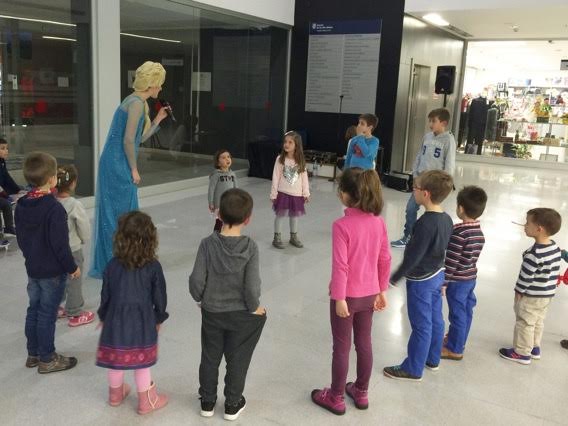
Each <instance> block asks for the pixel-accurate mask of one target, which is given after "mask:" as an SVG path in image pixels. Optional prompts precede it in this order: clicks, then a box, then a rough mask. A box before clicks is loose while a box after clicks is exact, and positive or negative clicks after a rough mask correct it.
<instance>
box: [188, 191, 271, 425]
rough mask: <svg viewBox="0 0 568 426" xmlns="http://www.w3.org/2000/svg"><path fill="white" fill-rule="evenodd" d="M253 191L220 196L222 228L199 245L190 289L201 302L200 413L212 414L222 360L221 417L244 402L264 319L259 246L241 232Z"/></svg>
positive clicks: (234, 412)
mask: <svg viewBox="0 0 568 426" xmlns="http://www.w3.org/2000/svg"><path fill="white" fill-rule="evenodd" d="M252 207H253V201H252V197H251V196H250V195H249V194H248V193H247V192H246V191H243V190H242V189H237V188H234V189H229V190H227V191H225V192H224V193H223V195H222V196H221V201H220V207H219V216H220V218H221V220H222V221H223V227H222V228H221V232H220V233H217V232H213V233H212V234H211V235H210V236H209V237H207V238H204V239H203V240H202V241H201V244H200V245H199V249H198V251H197V257H196V258H195V265H194V267H193V272H192V273H191V276H190V277H189V292H190V293H191V296H192V297H193V298H194V299H195V301H196V302H198V303H199V304H200V307H201V364H200V366H199V395H200V396H201V415H202V416H204V417H211V416H212V415H213V414H214V409H215V403H216V402H217V383H218V376H219V364H220V363H221V359H222V357H223V355H225V360H226V362H227V373H226V375H225V390H224V394H225V416H224V417H225V419H226V420H236V419H237V418H238V417H239V414H240V413H241V412H242V410H243V409H244V408H245V406H246V401H245V398H244V396H243V390H244V387H245V379H246V375H247V370H248V367H249V364H250V361H251V358H252V354H253V351H254V349H255V347H256V344H257V343H258V340H259V338H260V334H261V333H262V329H263V327H264V323H265V322H266V310H265V309H264V308H263V307H260V301H259V298H260V273H259V262H258V246H257V245H256V243H255V242H254V241H253V240H252V239H251V238H249V237H247V236H244V235H241V231H242V229H243V227H245V226H246V225H248V223H249V221H250V217H251V213H252Z"/></svg>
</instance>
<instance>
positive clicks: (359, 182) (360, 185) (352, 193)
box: [338, 167, 383, 216]
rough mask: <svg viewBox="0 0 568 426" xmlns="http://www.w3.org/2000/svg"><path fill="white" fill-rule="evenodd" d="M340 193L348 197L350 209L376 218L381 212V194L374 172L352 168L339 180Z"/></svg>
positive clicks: (377, 178)
mask: <svg viewBox="0 0 568 426" xmlns="http://www.w3.org/2000/svg"><path fill="white" fill-rule="evenodd" d="M338 189H339V190H340V191H341V192H344V193H346V194H347V195H348V196H349V200H350V203H349V204H350V207H355V208H358V209H360V210H362V211H364V212H367V213H373V214H374V215H376V216H378V215H379V214H381V211H382V210H383V194H382V190H381V181H380V180H379V175H378V174H377V172H376V171H374V170H363V169H360V168H358V167H352V168H349V169H347V170H345V171H344V172H343V174H342V175H341V177H340V178H339V188H338Z"/></svg>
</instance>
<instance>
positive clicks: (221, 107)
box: [121, 0, 288, 185]
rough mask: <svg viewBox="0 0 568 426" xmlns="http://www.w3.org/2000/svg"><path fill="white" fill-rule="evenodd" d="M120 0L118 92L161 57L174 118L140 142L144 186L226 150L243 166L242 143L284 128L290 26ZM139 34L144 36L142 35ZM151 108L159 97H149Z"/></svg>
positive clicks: (204, 170) (204, 165) (183, 175)
mask: <svg viewBox="0 0 568 426" xmlns="http://www.w3.org/2000/svg"><path fill="white" fill-rule="evenodd" d="M149 4H150V3H148V2H143V1H141V0H138V1H135V0H122V1H121V97H122V98H124V97H125V96H126V95H128V93H129V92H130V91H131V90H132V89H131V82H132V78H133V73H134V70H135V69H136V67H137V66H138V65H139V64H141V63H143V62H144V61H146V60H150V61H156V62H161V63H162V65H163V66H164V67H165V69H166V72H167V75H166V81H165V83H164V85H163V91H162V93H161V94H160V98H162V99H163V100H165V101H167V102H168V103H169V104H170V105H171V106H172V109H173V112H174V115H175V117H176V122H173V120H171V119H166V120H164V122H163V123H162V126H161V127H162V129H161V130H160V131H159V132H158V133H157V134H156V135H155V136H153V137H152V138H150V140H148V141H147V142H146V143H145V144H144V146H143V147H141V149H140V154H139V159H138V163H139V167H140V173H141V175H142V183H143V184H144V185H153V184H158V183H166V182H172V181H176V180H181V179H188V178H192V177H198V176H207V175H209V173H211V171H212V169H213V160H212V157H213V154H214V153H215V152H216V151H217V150H219V149H221V148H224V149H228V150H229V151H230V152H231V154H232V156H233V165H232V169H233V170H239V169H246V168H248V161H247V160H246V158H247V144H248V143H249V142H251V141H258V140H277V141H279V140H280V138H281V135H282V133H283V119H284V102H285V100H284V98H285V86H286V85H285V79H286V53H287V34H288V30H286V29H282V28H277V27H274V26H270V25H266V24H261V23H257V22H252V21H249V20H245V19H241V18H236V17H233V16H226V15H222V14H220V13H215V12H210V11H206V10H200V9H197V8H194V7H190V6H187V5H183V4H179V3H173V2H168V1H155V2H152V3H151V6H149ZM141 37H142V38H141ZM149 106H150V113H151V117H152V114H155V112H156V108H159V105H158V104H157V103H153V102H151V101H149Z"/></svg>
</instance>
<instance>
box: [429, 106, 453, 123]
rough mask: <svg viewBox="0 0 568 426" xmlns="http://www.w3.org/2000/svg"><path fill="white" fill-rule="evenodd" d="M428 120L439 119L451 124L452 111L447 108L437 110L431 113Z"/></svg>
mask: <svg viewBox="0 0 568 426" xmlns="http://www.w3.org/2000/svg"><path fill="white" fill-rule="evenodd" d="M428 118H437V119H438V120H440V121H445V122H446V123H449V122H450V111H448V110H447V109H446V108H436V109H433V110H432V111H430V113H429V114H428Z"/></svg>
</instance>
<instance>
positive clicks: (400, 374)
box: [383, 365, 422, 382]
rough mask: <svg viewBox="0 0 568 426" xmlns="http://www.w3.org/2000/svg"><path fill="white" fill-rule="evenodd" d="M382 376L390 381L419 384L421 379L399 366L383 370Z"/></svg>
mask: <svg viewBox="0 0 568 426" xmlns="http://www.w3.org/2000/svg"><path fill="white" fill-rule="evenodd" d="M383 374H384V375H385V376H387V377H390V378H391V379H396V380H408V381H410V382H420V381H422V377H418V376H413V375H412V374H410V373H407V372H406V371H404V370H403V369H402V367H401V366H400V365H393V366H392V367H385V368H383Z"/></svg>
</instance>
